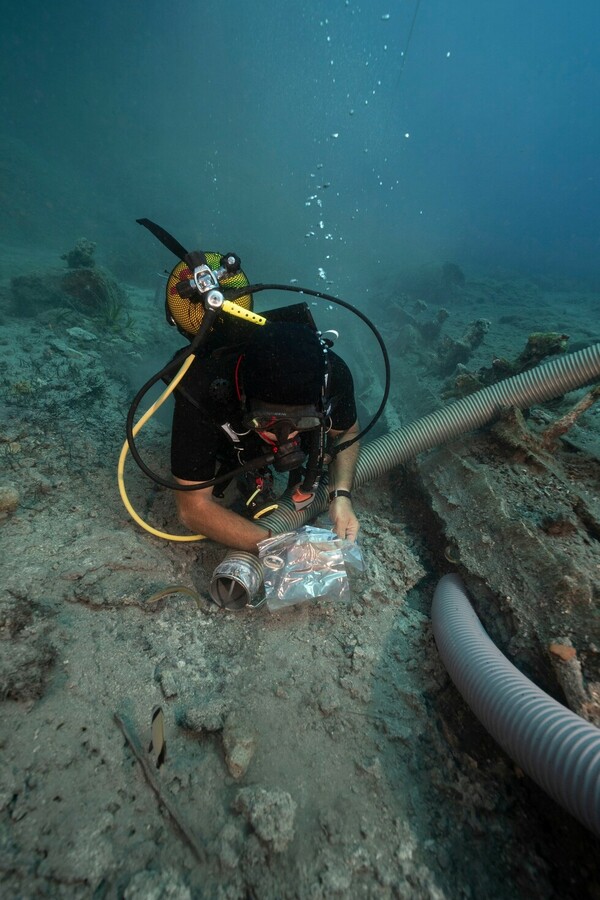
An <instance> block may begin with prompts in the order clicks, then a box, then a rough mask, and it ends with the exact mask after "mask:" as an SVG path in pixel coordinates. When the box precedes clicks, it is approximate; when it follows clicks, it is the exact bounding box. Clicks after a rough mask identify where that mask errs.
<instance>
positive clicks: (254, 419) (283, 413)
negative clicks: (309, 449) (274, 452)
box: [244, 404, 325, 437]
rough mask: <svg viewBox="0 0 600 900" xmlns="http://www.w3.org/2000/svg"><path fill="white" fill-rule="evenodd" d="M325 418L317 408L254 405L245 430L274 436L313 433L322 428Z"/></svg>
mask: <svg viewBox="0 0 600 900" xmlns="http://www.w3.org/2000/svg"><path fill="white" fill-rule="evenodd" d="M324 424H325V416H324V415H323V413H320V412H319V411H318V409H317V408H316V407H315V406H312V405H309V406H281V407H279V408H274V407H273V405H270V406H262V405H259V404H253V406H252V408H251V409H250V411H249V412H248V413H247V414H246V415H245V417H244V428H246V429H248V430H249V431H258V432H261V431H269V432H272V433H273V434H277V435H279V434H283V432H284V431H285V430H286V427H287V429H288V430H287V434H286V435H285V437H287V436H288V434H291V433H292V432H293V431H313V430H315V429H317V428H322V427H323V426H324Z"/></svg>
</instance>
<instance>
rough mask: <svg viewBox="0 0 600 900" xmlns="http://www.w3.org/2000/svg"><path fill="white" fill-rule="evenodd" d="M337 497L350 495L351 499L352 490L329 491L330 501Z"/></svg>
mask: <svg viewBox="0 0 600 900" xmlns="http://www.w3.org/2000/svg"><path fill="white" fill-rule="evenodd" d="M336 497H348V499H349V500H351V499H352V494H351V493H350V491H342V490H337V491H329V502H330V503H331V502H332V501H333V500H335V498H336Z"/></svg>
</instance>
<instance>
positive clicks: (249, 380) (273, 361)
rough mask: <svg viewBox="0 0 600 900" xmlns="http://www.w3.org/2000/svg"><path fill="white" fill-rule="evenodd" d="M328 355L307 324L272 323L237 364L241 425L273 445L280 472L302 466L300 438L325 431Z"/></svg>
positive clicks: (258, 332) (260, 330)
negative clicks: (324, 399) (300, 435)
mask: <svg viewBox="0 0 600 900" xmlns="http://www.w3.org/2000/svg"><path fill="white" fill-rule="evenodd" d="M326 353H327V348H326V347H324V345H323V344H322V343H321V341H320V339H319V336H318V334H317V333H316V332H315V331H314V330H313V329H312V328H310V327H309V326H308V325H300V324H297V323H287V322H286V323H284V322H274V323H268V324H267V325H264V326H262V327H260V328H257V329H256V331H255V332H254V334H253V336H252V340H251V341H250V342H249V344H248V347H247V348H246V352H245V353H244V356H243V358H242V360H241V363H240V369H239V374H240V386H241V387H240V397H241V399H242V400H243V401H244V403H245V407H246V409H245V416H244V425H245V427H246V428H248V429H249V430H252V431H255V432H256V433H257V434H259V435H260V437H261V438H262V439H263V440H264V441H266V442H267V443H269V444H270V445H271V447H272V448H273V453H274V456H275V466H276V468H278V469H279V470H280V471H289V469H291V468H295V467H297V466H299V465H301V464H302V463H303V461H304V457H305V453H304V451H303V450H302V447H301V442H300V439H299V437H298V435H299V433H301V432H305V431H313V432H314V431H317V430H321V429H323V428H324V424H325V416H324V412H323V397H324V390H325V376H326V372H327V359H326Z"/></svg>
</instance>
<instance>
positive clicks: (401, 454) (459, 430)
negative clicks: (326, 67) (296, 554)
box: [215, 344, 600, 589]
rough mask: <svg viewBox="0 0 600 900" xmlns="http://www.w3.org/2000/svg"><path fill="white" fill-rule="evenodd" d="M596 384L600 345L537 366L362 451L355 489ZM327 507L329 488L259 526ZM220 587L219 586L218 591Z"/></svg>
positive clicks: (277, 526)
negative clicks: (512, 413)
mask: <svg viewBox="0 0 600 900" xmlns="http://www.w3.org/2000/svg"><path fill="white" fill-rule="evenodd" d="M598 378H600V344H594V345H593V346H592V347H587V348H586V349H585V350H579V351H578V352H577V353H566V354H564V355H562V356H559V357H557V358H556V359H553V360H551V361H550V362H546V363H543V364H542V365H540V366H536V368H535V369H530V370H529V371H527V372H521V373H520V374H519V375H513V376H512V377H511V378H507V379H505V380H504V381H501V382H499V383H498V384H492V385H490V386H489V387H485V388H482V389H481V390H480V391H477V392H476V393H474V394H469V396H468V397H462V398H461V399H460V400H456V401H454V402H453V403H449V404H448V405H447V406H444V407H442V408H441V409H437V410H435V412H432V413H429V414H428V415H426V416H423V417H422V418H421V419H417V421H416V422H412V423H411V424H410V425H406V426H403V427H402V428H397V429H395V430H394V431H390V433H389V434H385V435H383V436H382V437H379V438H377V439H376V440H374V441H371V442H370V443H368V444H365V445H364V446H362V447H361V448H360V455H359V458H358V464H357V466H356V474H355V477H354V486H355V487H359V486H360V485H361V484H365V483H366V482H367V481H371V479H373V478H379V477H380V476H381V475H383V474H385V472H389V470H390V469H393V468H394V467H395V466H398V465H400V464H401V463H404V462H407V461H408V460H409V459H412V458H413V457H415V456H417V455H418V454H419V453H422V452H423V451H424V450H430V449H431V448H432V447H438V446H439V445H440V444H444V443H446V442H447V441H450V440H452V439H453V438H455V437H458V435H460V434H463V433H464V432H466V431H472V430H473V429H475V428H481V426H482V425H487V424H488V423H489V422H492V421H493V420H494V419H496V418H497V417H498V416H499V415H500V413H501V412H502V410H503V409H506V408H507V407H510V406H516V407H519V408H520V409H527V407H529V406H532V405H533V404H534V403H543V402H544V401H546V400H552V399H553V398H554V397H560V396H561V395H562V394H566V393H568V391H572V390H574V388H578V387H583V386H584V385H586V384H588V383H590V382H592V381H595V380H596V379H598ZM327 502H328V497H327V487H326V486H325V485H321V486H320V487H319V490H318V491H317V494H316V497H315V499H314V501H313V502H312V503H311V505H310V506H308V507H306V508H305V509H303V510H296V509H295V508H294V506H293V503H292V501H291V500H289V499H287V498H285V497H283V498H282V499H281V500H280V501H279V508H278V509H277V510H275V511H274V512H272V513H269V514H268V515H266V516H264V517H263V518H261V525H263V524H264V525H265V527H266V528H270V529H271V531H272V532H273V534H280V533H282V532H284V531H293V530H294V529H296V528H300V526H301V525H304V524H305V523H306V522H308V521H310V520H311V519H314V518H315V517H316V516H317V515H319V513H321V512H323V510H325V509H326V508H327ZM238 556H240V551H237V550H232V551H231V552H230V553H228V554H227V556H226V559H235V558H236V557H238ZM242 556H243V554H242ZM216 587H217V586H216V585H215V589H216Z"/></svg>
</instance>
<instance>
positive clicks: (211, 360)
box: [171, 350, 356, 481]
mask: <svg viewBox="0 0 600 900" xmlns="http://www.w3.org/2000/svg"><path fill="white" fill-rule="evenodd" d="M329 357H330V374H329V388H328V399H329V402H330V417H331V427H332V429H334V430H335V431H347V429H348V428H350V427H351V426H352V425H353V424H354V422H355V421H356V404H355V402H354V384H353V381H352V375H351V373H350V370H349V368H348V366H347V365H346V363H345V362H344V361H343V359H341V358H340V357H339V356H338V355H337V354H336V353H333V351H331V350H330V351H329ZM238 359H239V352H234V353H226V354H214V355H212V356H210V357H208V358H201V359H196V360H195V362H194V363H193V364H192V366H191V367H190V369H189V371H188V372H187V373H186V375H185V378H184V379H183V381H182V382H181V383H180V386H178V388H177V389H176V390H175V392H174V396H175V412H174V414H173V427H172V433H171V471H172V473H173V475H174V476H175V477H177V478H181V479H183V480H185V481H208V480H209V479H211V478H213V477H214V476H215V470H216V468H217V464H219V463H225V464H227V467H228V468H231V469H233V468H235V467H237V466H239V465H241V464H242V463H243V462H248V461H249V460H251V459H255V458H256V457H258V456H262V455H264V454H265V453H266V452H268V445H266V444H265V442H264V441H262V440H261V439H260V438H259V437H258V435H256V434H253V433H251V434H249V435H244V436H243V438H242V444H243V450H241V452H239V453H238V452H236V444H235V443H234V442H233V441H232V440H231V439H230V438H229V437H228V436H227V434H226V432H225V431H224V430H223V428H222V427H221V426H222V425H223V424H225V423H229V424H230V425H231V427H232V429H233V430H234V431H236V432H241V431H243V428H242V416H243V413H244V410H243V407H242V404H241V402H240V401H239V399H238V397H237V391H236V386H235V368H236V365H237V362H238ZM229 463H230V465H229Z"/></svg>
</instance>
